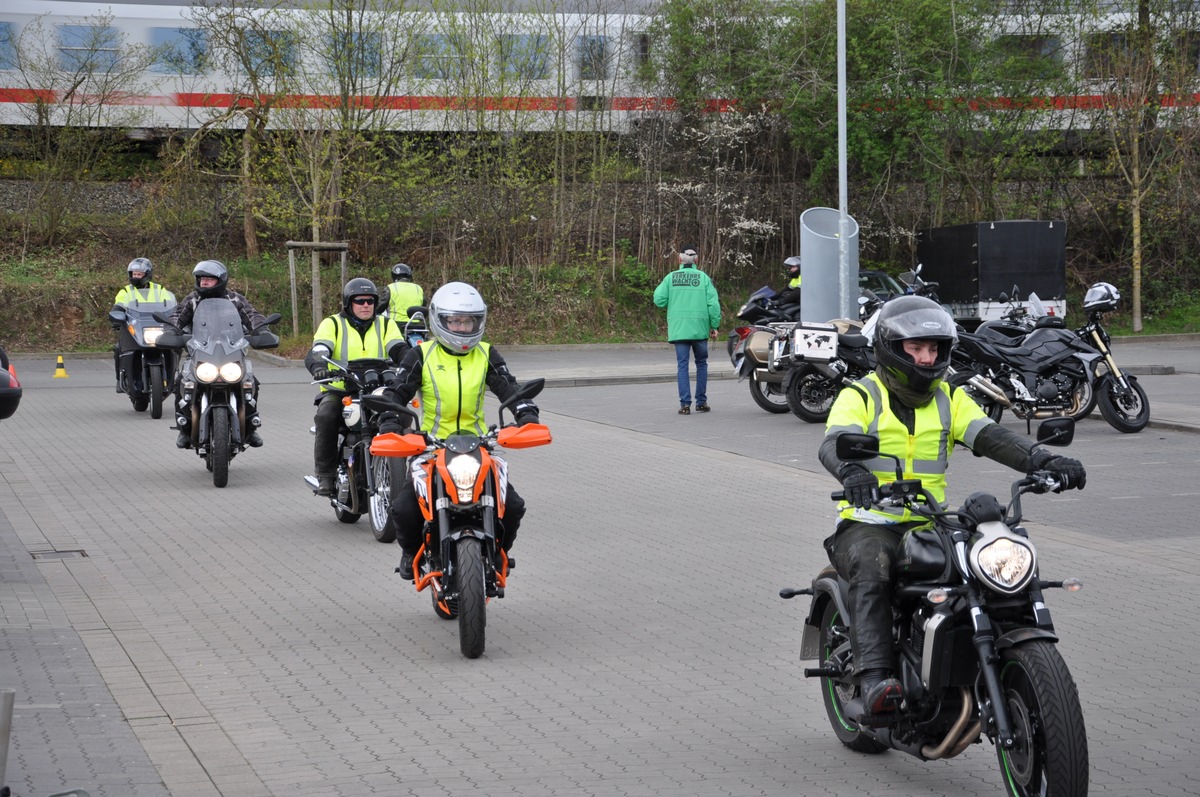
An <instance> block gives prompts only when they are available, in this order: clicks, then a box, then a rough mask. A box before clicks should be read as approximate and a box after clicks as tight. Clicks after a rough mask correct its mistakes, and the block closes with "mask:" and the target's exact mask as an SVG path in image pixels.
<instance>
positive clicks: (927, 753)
mask: <svg viewBox="0 0 1200 797" xmlns="http://www.w3.org/2000/svg"><path fill="white" fill-rule="evenodd" d="M959 691H960V692H962V709H961V710H960V711H959V712H958V719H956V720H955V721H954V724H953V725H952V726H950V730H948V731H946V736H945V737H944V738H943V739H942V743H941V744H939V745H938V746H937V747H934V746H932V745H928V744H927V745H925V746H924V747H922V748H921V755H922V756H924V757H925V758H927V759H929V760H930V761H937V760H938V759H939V758H945V757H946V753H948V752H949V751H950V750H952V749H953V748H954V747H956V746H957V744H958V743H959V742H960V741H961V739H962V733H963V730H964V729H965V728H966V727H967V722H968V721H969V720H970V719H971V709H972V708H973V707H974V705H975V704H974V701H972V700H971V695H970V693H969V692H967V688H966V687H965V686H960V687H959Z"/></svg>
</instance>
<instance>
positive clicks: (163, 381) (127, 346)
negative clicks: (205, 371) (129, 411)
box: [108, 297, 176, 420]
mask: <svg viewBox="0 0 1200 797" xmlns="http://www.w3.org/2000/svg"><path fill="white" fill-rule="evenodd" d="M174 306H175V299H174V297H172V298H171V299H170V300H169V301H165V302H138V301H137V300H136V299H131V300H130V302H129V304H127V305H125V307H124V308H123V309H117V308H114V309H112V310H111V311H109V313H108V318H109V320H110V321H111V322H112V324H113V327H114V328H115V329H116V330H117V369H118V373H117V392H118V393H124V394H125V395H127V396H129V400H130V402H132V403H133V409H134V410H135V411H137V412H145V411H146V408H147V407H149V408H150V417H151V418H154V419H155V420H157V419H159V418H161V417H162V414H163V397H165V396H168V395H170V394H171V392H173V391H174V389H175V366H176V363H175V352H174V350H172V349H167V348H162V347H160V346H159V345H158V340H159V338H160V337H161V336H162V335H163V332H164V330H163V323H162V322H161V321H159V320H158V319H157V318H155V314H156V313H168V312H170V310H171V308H173V307H174Z"/></svg>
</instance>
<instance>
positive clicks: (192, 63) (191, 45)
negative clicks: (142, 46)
mask: <svg viewBox="0 0 1200 797" xmlns="http://www.w3.org/2000/svg"><path fill="white" fill-rule="evenodd" d="M150 46H151V47H153V48H154V63H153V64H152V65H151V66H150V71H151V72H159V73H162V74H169V75H202V74H204V72H205V59H206V58H207V56H208V37H207V36H206V35H205V33H204V31H202V30H200V29H199V28H151V29H150Z"/></svg>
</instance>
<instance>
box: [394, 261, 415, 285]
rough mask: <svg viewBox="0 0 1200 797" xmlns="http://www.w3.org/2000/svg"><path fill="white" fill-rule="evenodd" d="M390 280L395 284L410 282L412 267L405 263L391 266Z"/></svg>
mask: <svg viewBox="0 0 1200 797" xmlns="http://www.w3.org/2000/svg"><path fill="white" fill-rule="evenodd" d="M392 279H394V280H396V281H397V282H412V266H410V265H408V264H407V263H397V264H396V265H394V266H392Z"/></svg>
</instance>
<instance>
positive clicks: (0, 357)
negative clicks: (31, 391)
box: [0, 347, 21, 420]
mask: <svg viewBox="0 0 1200 797" xmlns="http://www.w3.org/2000/svg"><path fill="white" fill-rule="evenodd" d="M20 403H21V383H20V382H18V381H17V369H16V368H14V367H13V365H12V363H10V362H9V361H8V355H7V354H6V353H5V352H4V349H3V347H0V420H4V419H5V418H11V417H12V414H13V413H14V412H16V411H17V405H18V404H20Z"/></svg>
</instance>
